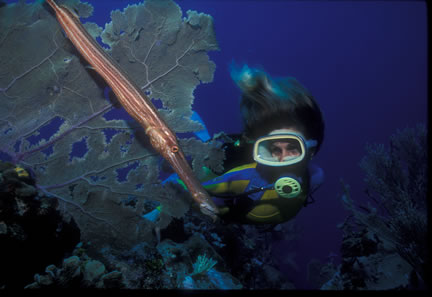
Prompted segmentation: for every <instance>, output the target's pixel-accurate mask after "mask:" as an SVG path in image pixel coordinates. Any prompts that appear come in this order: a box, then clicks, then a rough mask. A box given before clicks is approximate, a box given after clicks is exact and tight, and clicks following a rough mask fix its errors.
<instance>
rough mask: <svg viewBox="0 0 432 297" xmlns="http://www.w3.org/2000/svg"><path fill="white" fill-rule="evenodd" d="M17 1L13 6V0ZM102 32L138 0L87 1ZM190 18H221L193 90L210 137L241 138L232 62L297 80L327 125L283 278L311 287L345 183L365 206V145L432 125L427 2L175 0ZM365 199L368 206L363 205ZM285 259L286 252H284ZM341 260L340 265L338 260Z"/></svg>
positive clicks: (333, 233) (328, 249)
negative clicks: (207, 77)
mask: <svg viewBox="0 0 432 297" xmlns="http://www.w3.org/2000/svg"><path fill="white" fill-rule="evenodd" d="M9 2H10V1H9ZM88 2H90V3H91V4H92V5H94V7H95V10H94V15H93V16H92V17H90V18H89V19H87V20H88V21H93V22H96V23H97V24H99V25H100V26H103V25H104V24H105V23H107V22H109V20H110V18H109V14H110V11H111V10H113V9H122V8H124V7H126V6H127V4H129V3H137V2H138V1H128V0H117V1H115V0H111V1H88ZM176 2H177V3H178V4H179V5H180V7H181V8H182V10H183V12H184V13H185V12H186V11H187V10H189V9H191V10H196V11H198V12H204V13H207V14H210V15H211V16H213V18H214V26H215V32H216V38H217V40H218V42H219V47H220V51H214V52H210V53H209V55H210V58H211V60H212V61H214V62H215V63H216V65H217V69H216V72H215V77H214V81H213V82H212V83H209V84H202V85H199V86H198V87H197V89H196V90H195V94H194V95H195V103H194V105H193V109H194V110H195V111H197V112H198V113H199V115H200V116H201V117H202V119H203V121H204V122H205V124H206V126H207V128H208V131H209V133H210V135H213V134H214V133H217V132H220V131H225V132H226V133H240V132H241V130H242V123H241V119H240V113H239V99H240V91H239V90H238V88H237V87H236V86H235V85H234V83H233V82H232V81H231V79H230V75H229V71H228V66H229V64H230V63H231V61H232V60H233V59H234V60H235V61H237V62H239V63H242V62H246V63H248V64H249V65H251V66H261V67H263V68H264V69H265V70H266V71H267V72H269V73H270V74H271V75H274V76H293V77H295V78H297V80H299V81H300V82H301V83H302V84H303V85H304V86H305V87H306V88H308V89H309V91H310V92H311V93H312V94H313V96H314V97H315V98H316V100H317V102H318V104H319V105H320V106H321V109H322V111H323V114H324V119H325V123H326V131H325V140H324V143H323V146H322V149H321V151H320V152H319V154H318V155H317V156H316V157H315V159H314V161H315V162H316V163H317V164H318V165H320V166H321V167H322V168H323V169H324V171H325V175H326V179H325V183H324V184H323V185H322V187H321V188H320V189H319V190H318V191H317V192H316V193H315V195H314V198H315V200H316V202H315V203H314V204H312V205H310V206H307V207H306V208H305V209H303V210H302V211H301V212H300V213H299V215H298V216H297V218H296V223H297V224H298V225H299V226H300V228H301V233H300V237H299V239H298V241H297V243H296V245H295V246H294V247H293V246H290V249H289V250H287V249H284V247H281V248H280V253H292V252H295V253H296V256H295V261H296V263H297V265H298V267H299V271H294V270H293V269H292V268H290V267H289V266H288V265H285V266H283V267H282V270H283V271H284V273H285V274H286V275H287V276H289V278H290V279H291V280H293V281H294V282H295V285H296V287H297V288H308V286H309V285H308V283H307V281H306V273H307V263H308V262H309V261H310V260H311V259H319V260H321V261H323V262H325V261H327V258H328V257H329V255H330V254H332V253H336V254H337V253H338V252H339V248H340V244H341V232H340V231H339V230H338V229H337V228H336V225H337V224H338V223H341V222H343V221H344V219H345V217H346V215H347V212H345V210H344V209H343V206H342V203H341V201H340V195H341V187H340V179H341V178H342V179H343V180H344V181H345V182H346V183H348V184H349V185H350V187H351V193H352V198H353V199H354V200H356V201H359V202H361V201H362V199H365V195H364V193H363V192H364V188H365V185H364V183H363V176H364V175H363V172H362V171H361V169H360V168H359V166H358V164H359V161H360V160H361V158H362V157H363V156H364V154H365V145H366V144H367V143H375V142H377V143H384V144H388V138H389V136H390V135H391V134H392V133H394V132H396V130H397V129H400V128H404V127H407V126H410V127H413V126H414V125H415V124H417V123H425V122H426V121H427V55H426V52H427V35H426V34H427V33H426V32H427V31H426V30H427V29H426V28H427V23H426V4H425V3H424V2H422V1H254V0H244V1H240V0H231V1H221V0H218V1H216V0H178V1H176ZM363 201H364V200H363ZM280 256H281V257H282V258H283V257H284V255H283V254H282V255H280ZM336 260H338V259H336Z"/></svg>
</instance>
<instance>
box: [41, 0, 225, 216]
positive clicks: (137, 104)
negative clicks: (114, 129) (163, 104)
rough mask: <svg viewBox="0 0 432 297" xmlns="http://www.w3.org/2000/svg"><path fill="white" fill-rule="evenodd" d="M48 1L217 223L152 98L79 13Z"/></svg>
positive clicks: (76, 43)
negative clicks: (81, 18)
mask: <svg viewBox="0 0 432 297" xmlns="http://www.w3.org/2000/svg"><path fill="white" fill-rule="evenodd" d="M46 2H47V3H48V4H49V5H50V6H51V7H52V8H53V9H54V11H55V14H56V17H57V20H58V22H59V23H60V25H61V27H62V28H63V30H64V31H65V33H66V35H67V37H68V38H69V40H70V41H71V42H72V44H73V45H74V46H75V48H76V49H77V50H78V51H79V52H80V54H81V55H82V56H83V57H84V59H85V60H86V61H87V62H88V63H89V64H90V65H91V66H92V67H93V69H94V70H95V71H96V72H97V73H99V75H100V76H102V78H103V79H104V80H105V82H106V83H107V84H108V85H109V86H110V87H111V89H112V90H113V92H114V94H115V95H116V96H117V98H118V100H119V102H120V104H121V105H122V106H123V108H124V109H125V110H126V111H127V112H128V113H129V114H130V115H131V116H132V117H133V118H134V119H135V120H136V121H137V122H138V123H140V125H141V126H142V127H143V128H144V129H145V133H146V134H147V136H148V137H149V139H150V143H151V145H152V146H153V148H154V149H155V150H156V151H157V152H158V153H159V154H161V155H162V156H163V157H164V158H165V159H166V160H167V161H168V162H169V163H170V165H171V167H172V168H173V169H174V171H175V172H176V173H177V174H178V176H179V177H180V179H181V180H182V181H183V182H184V183H185V185H186V187H187V189H188V190H189V193H190V194H191V195H192V198H193V199H194V200H195V201H196V202H197V203H198V205H199V208H200V210H201V212H202V213H204V214H205V215H208V216H210V217H211V218H212V219H213V220H214V221H216V220H217V215H218V214H219V210H218V208H217V206H216V205H215V204H214V202H213V201H212V200H211V198H210V196H209V194H208V193H207V191H206V190H205V189H204V188H203V186H202V185H201V183H200V182H199V181H198V179H197V178H196V176H195V175H194V173H193V171H192V169H191V167H190V166H189V164H188V162H187V160H186V158H185V156H184V153H183V152H182V150H181V149H180V146H179V144H178V142H177V137H176V135H175V133H174V132H173V131H171V129H170V128H169V127H168V125H167V124H166V123H165V122H164V120H163V119H162V118H161V117H160V116H159V114H158V112H157V110H156V108H155V106H154V105H153V103H152V102H151V101H150V99H149V98H148V97H147V96H146V95H145V94H144V92H143V91H141V89H140V88H139V87H138V86H137V85H136V83H135V82H134V81H133V80H132V79H131V78H130V77H128V75H127V74H126V72H125V71H124V70H122V69H121V67H120V65H119V64H118V63H117V62H116V61H114V59H113V58H112V57H110V56H109V55H108V54H107V53H106V52H105V51H104V50H103V49H102V47H101V46H100V45H99V44H98V43H97V42H96V41H95V40H94V39H93V38H92V37H91V36H90V34H89V33H88V32H87V31H86V29H85V28H84V26H83V25H82V24H81V21H80V20H79V17H78V16H77V15H76V14H74V13H73V12H72V11H70V10H69V9H68V8H67V7H66V6H63V5H57V3H56V2H55V1H54V0H46Z"/></svg>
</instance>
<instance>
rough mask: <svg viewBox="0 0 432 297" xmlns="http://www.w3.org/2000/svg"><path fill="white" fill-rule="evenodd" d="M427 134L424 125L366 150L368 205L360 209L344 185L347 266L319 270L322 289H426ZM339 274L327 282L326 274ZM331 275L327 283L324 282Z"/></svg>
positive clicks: (344, 262) (343, 250)
mask: <svg viewBox="0 0 432 297" xmlns="http://www.w3.org/2000/svg"><path fill="white" fill-rule="evenodd" d="M426 136H427V131H426V128H425V127H424V125H420V124H419V125H417V126H416V127H415V128H406V129H404V130H399V131H397V132H396V133H395V134H394V135H392V136H391V137H390V147H389V148H386V147H385V146H384V145H380V144H374V145H368V146H367V147H366V150H367V154H366V156H365V157H364V158H363V160H362V161H361V163H360V166H361V168H362V169H363V170H364V172H365V182H366V186H367V189H366V191H365V193H366V195H367V197H368V198H369V199H370V201H369V202H368V204H367V205H366V206H365V205H359V206H357V205H356V203H355V201H354V200H353V199H352V198H351V194H350V191H349V186H348V185H346V184H344V183H343V182H342V187H343V196H342V201H343V203H344V206H345V207H346V208H347V209H348V210H349V211H350V213H351V215H350V216H349V217H348V218H347V219H346V221H345V222H344V223H342V224H340V225H339V226H338V227H339V228H341V229H342V230H343V234H344V237H343V243H342V247H341V253H342V264H341V265H340V266H339V267H337V268H336V267H334V266H333V267H331V268H330V269H329V265H322V267H321V269H319V265H318V266H317V267H315V268H314V271H315V276H313V277H312V278H314V279H315V280H317V281H318V284H319V285H322V286H321V288H322V289H369V290H382V289H413V290H416V289H417V290H419V289H425V288H428V287H430V285H429V284H428V283H427V282H428V279H427V278H426V276H427V272H428V269H429V266H428V264H429V261H430V258H429V254H428V251H429V249H428V245H427V207H426V206H427V201H426V197H427V137H426ZM329 270H330V271H331V270H333V271H336V272H335V273H334V274H333V276H332V277H331V278H330V279H328V273H327V274H326V271H327V272H328V271H329ZM324 275H326V277H327V279H328V281H325V279H323V278H322V276H324Z"/></svg>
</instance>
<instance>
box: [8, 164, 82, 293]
mask: <svg viewBox="0 0 432 297" xmlns="http://www.w3.org/2000/svg"><path fill="white" fill-rule="evenodd" d="M79 238H80V230H79V229H78V227H77V226H76V224H75V222H74V221H73V220H65V219H64V218H63V216H62V215H61V212H60V211H59V210H58V202H57V199H53V198H49V197H46V196H44V195H43V194H41V193H39V192H38V191H37V189H36V187H35V181H34V179H33V178H32V176H31V174H30V173H29V171H27V170H26V169H24V168H22V167H19V166H15V165H13V164H11V163H7V162H1V161H0V242H1V253H0V263H1V265H0V287H3V288H6V289H8V288H22V287H23V286H24V285H25V284H26V283H28V282H29V281H30V280H31V279H32V277H33V274H34V273H36V272H39V271H42V270H43V269H44V268H45V266H47V265H49V264H51V263H57V262H59V261H62V259H63V257H64V256H65V255H67V254H68V253H70V252H71V251H72V250H73V248H74V246H75V245H76V244H77V242H79Z"/></svg>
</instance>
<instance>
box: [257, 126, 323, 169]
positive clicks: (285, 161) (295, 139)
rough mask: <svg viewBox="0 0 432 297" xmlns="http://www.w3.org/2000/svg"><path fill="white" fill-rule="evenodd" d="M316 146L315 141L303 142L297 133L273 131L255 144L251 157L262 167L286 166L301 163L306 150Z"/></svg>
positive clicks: (285, 130) (286, 130)
mask: <svg viewBox="0 0 432 297" xmlns="http://www.w3.org/2000/svg"><path fill="white" fill-rule="evenodd" d="M316 145H317V141H316V140H305V139H304V138H303V136H302V135H301V134H299V133H295V132H292V131H290V130H288V129H281V130H275V131H273V132H272V133H270V134H269V135H267V136H264V137H261V138H259V139H258V140H257V141H256V142H255V144H254V148H253V157H254V160H255V161H256V162H257V163H260V164H263V165H268V166H288V165H292V164H296V163H298V162H300V161H302V160H303V159H304V158H305V156H306V155H307V152H308V150H309V149H310V148H312V147H315V146H316Z"/></svg>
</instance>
